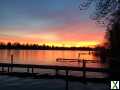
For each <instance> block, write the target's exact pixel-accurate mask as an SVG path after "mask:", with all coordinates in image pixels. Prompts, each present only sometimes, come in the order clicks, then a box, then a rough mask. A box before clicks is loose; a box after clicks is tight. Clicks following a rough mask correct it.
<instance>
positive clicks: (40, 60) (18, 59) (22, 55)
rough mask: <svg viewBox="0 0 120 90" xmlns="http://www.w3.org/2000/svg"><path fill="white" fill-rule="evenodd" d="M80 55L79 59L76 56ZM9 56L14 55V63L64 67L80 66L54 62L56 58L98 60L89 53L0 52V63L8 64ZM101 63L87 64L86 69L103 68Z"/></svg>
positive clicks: (67, 51)
mask: <svg viewBox="0 0 120 90" xmlns="http://www.w3.org/2000/svg"><path fill="white" fill-rule="evenodd" d="M79 53H80V57H78V54H79ZM11 54H13V55H14V63H17V64H39V65H59V66H60V65H64V66H77V67H80V66H82V63H78V62H56V58H69V59H78V58H80V59H85V60H99V58H97V57H95V55H93V53H89V51H77V50H76V51H75V50H0V62H4V63H10V58H11ZM104 66H105V65H104V64H101V63H87V67H104Z"/></svg>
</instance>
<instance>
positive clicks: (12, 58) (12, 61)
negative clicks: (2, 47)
mask: <svg viewBox="0 0 120 90" xmlns="http://www.w3.org/2000/svg"><path fill="white" fill-rule="evenodd" d="M12 65H13V54H12V55H11V72H12V71H13V66H12Z"/></svg>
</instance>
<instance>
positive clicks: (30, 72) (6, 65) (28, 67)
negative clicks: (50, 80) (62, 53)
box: [0, 63, 109, 80]
mask: <svg viewBox="0 0 120 90" xmlns="http://www.w3.org/2000/svg"><path fill="white" fill-rule="evenodd" d="M0 67H1V71H0V73H4V72H5V68H7V71H6V72H5V73H7V74H11V73H12V74H13V73H19V72H13V71H14V70H13V69H15V68H23V69H24V70H26V71H23V73H25V72H26V73H27V75H28V76H29V75H33V74H34V73H36V72H35V71H34V70H35V68H37V69H52V70H54V71H55V76H58V75H59V71H60V70H64V71H65V76H64V77H69V76H70V75H69V71H81V72H82V77H81V78H82V79H84V80H87V77H86V72H101V73H108V72H109V70H108V69H107V68H87V67H85V65H84V64H83V67H71V66H57V65H33V64H13V63H12V64H10V63H0ZM23 75H24V74H23ZM89 79H90V78H89ZM92 80H93V79H92ZM95 80H96V79H95ZM98 80H99V78H98Z"/></svg>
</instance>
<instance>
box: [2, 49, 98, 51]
mask: <svg viewBox="0 0 120 90" xmlns="http://www.w3.org/2000/svg"><path fill="white" fill-rule="evenodd" d="M0 50H63V51H64V50H73V51H96V50H95V49H14V48H12V49H7V48H2V49H1V48H0Z"/></svg>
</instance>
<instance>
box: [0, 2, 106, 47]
mask: <svg viewBox="0 0 120 90" xmlns="http://www.w3.org/2000/svg"><path fill="white" fill-rule="evenodd" d="M79 4H80V0H0V42H20V43H32V44H33V43H37V44H47V45H55V46H63V45H64V46H92V45H96V44H99V43H102V42H103V39H104V32H105V30H104V29H105V28H104V27H102V26H100V25H97V24H95V21H93V20H91V19H89V15H90V14H91V12H92V11H93V8H89V9H88V10H86V11H80V9H79Z"/></svg>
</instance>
